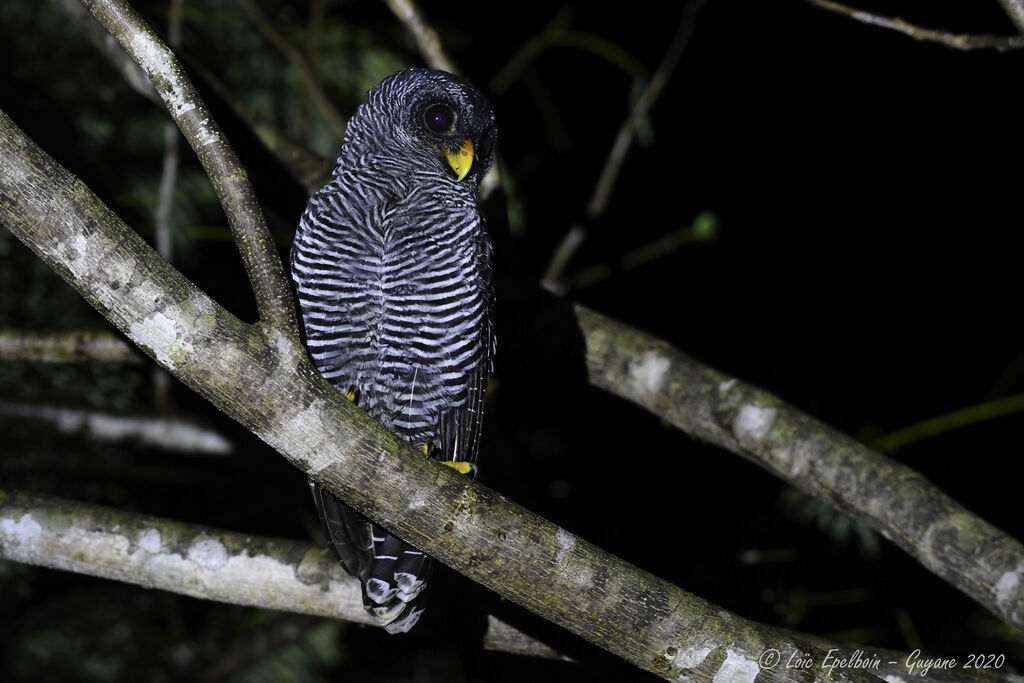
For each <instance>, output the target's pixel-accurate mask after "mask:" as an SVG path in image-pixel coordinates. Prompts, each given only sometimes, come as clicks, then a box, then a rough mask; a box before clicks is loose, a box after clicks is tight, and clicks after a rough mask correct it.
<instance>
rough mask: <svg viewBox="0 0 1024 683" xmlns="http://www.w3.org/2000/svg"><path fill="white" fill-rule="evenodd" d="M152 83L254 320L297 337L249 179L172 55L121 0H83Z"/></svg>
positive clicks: (278, 265) (280, 270)
mask: <svg viewBox="0 0 1024 683" xmlns="http://www.w3.org/2000/svg"><path fill="white" fill-rule="evenodd" d="M83 4H84V5H85V6H86V8H88V9H89V11H90V12H92V14H93V16H94V17H96V19H97V20H98V21H99V22H100V24H102V25H103V27H104V28H105V29H107V31H108V32H110V34H111V35H113V36H114V37H115V38H117V41H118V42H119V43H121V46H122V47H124V49H125V50H126V51H127V52H128V54H130V55H131V56H132V59H134V60H135V61H136V62H137V63H138V64H139V66H140V67H142V70H143V71H144V72H145V73H146V75H147V76H148V77H149V80H150V81H151V82H152V83H153V87H154V88H155V89H156V91H157V93H158V94H159V95H160V98H161V99H162V100H163V102H164V104H165V105H166V107H167V110H168V112H170V114H171V117H172V118H173V119H174V121H175V123H177V124H178V127H179V128H180V129H181V132H182V133H183V134H184V135H185V138H186V139H187V140H188V141H189V144H190V145H191V146H192V149H193V150H194V151H195V153H196V155H197V156H198V157H199V161H200V162H201V163H202V165H203V168H204V169H205V170H206V174H207V175H208V176H209V177H210V180H211V182H212V183H213V187H214V189H215V190H216V192H217V196H218V197H219V198H220V202H221V206H223V208H224V213H225V215H226V216H227V219H228V224H229V225H230V226H231V231H232V232H233V233H234V235H235V241H236V242H237V243H238V249H239V252H241V255H242V261H243V263H244V264H245V269H246V272H247V273H248V274H249V280H250V282H251V283H252V288H253V293H254V294H255V296H256V305H257V308H258V309H259V314H260V320H262V321H263V322H264V323H266V324H267V325H271V326H273V327H276V328H277V329H279V330H281V331H282V332H284V333H285V334H288V335H291V336H294V337H295V338H298V323H297V320H296V317H295V308H294V305H293V302H292V295H291V289H290V287H289V286H288V281H287V280H286V279H285V275H284V269H283V268H282V266H281V259H280V257H278V255H277V249H276V247H275V246H274V240H273V237H271V234H270V230H269V228H267V224H266V221H265V220H264V218H263V212H262V210H261V209H260V206H259V203H258V202H257V201H256V196H255V194H254V193H253V190H252V186H251V185H250V184H249V178H248V176H247V175H246V173H245V170H244V169H243V168H242V165H241V163H240V162H239V161H238V157H237V156H236V155H235V152H234V150H232V149H231V147H230V145H228V143H227V141H226V140H224V137H223V135H222V134H221V132H220V130H219V128H218V127H217V124H216V123H215V122H214V120H213V116H212V115H211V114H210V112H209V110H208V109H207V108H206V105H204V104H203V102H202V100H201V99H200V98H199V95H198V94H196V92H195V89H194V88H193V87H192V83H191V82H190V81H189V79H188V76H186V75H185V71H184V70H183V69H182V67H181V65H180V64H179V63H178V60H177V59H176V58H175V56H174V54H173V53H172V52H171V51H170V50H169V49H168V48H167V46H166V45H164V43H163V42H162V41H161V40H160V38H159V37H158V36H157V34H156V33H155V32H154V31H153V29H152V28H150V27H149V26H148V25H147V24H146V22H144V21H143V20H142V17H140V16H139V15H138V14H137V13H136V12H135V10H134V9H132V8H131V6H130V5H129V4H128V3H127V2H126V1H125V0H83Z"/></svg>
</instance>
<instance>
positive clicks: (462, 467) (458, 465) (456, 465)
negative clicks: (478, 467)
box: [441, 460, 473, 474]
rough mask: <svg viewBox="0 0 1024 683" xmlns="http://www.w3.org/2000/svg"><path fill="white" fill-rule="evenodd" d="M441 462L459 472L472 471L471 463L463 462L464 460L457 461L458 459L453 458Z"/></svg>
mask: <svg viewBox="0 0 1024 683" xmlns="http://www.w3.org/2000/svg"><path fill="white" fill-rule="evenodd" d="M441 464H442V465H448V467H451V468H452V469H453V470H455V471H456V472H458V473H459V474H469V473H470V472H472V471H473V466H472V465H471V464H469V463H468V462H465V461H463V462H458V461H455V460H445V461H444V462H442V463H441Z"/></svg>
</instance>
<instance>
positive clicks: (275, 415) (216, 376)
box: [0, 113, 870, 680]
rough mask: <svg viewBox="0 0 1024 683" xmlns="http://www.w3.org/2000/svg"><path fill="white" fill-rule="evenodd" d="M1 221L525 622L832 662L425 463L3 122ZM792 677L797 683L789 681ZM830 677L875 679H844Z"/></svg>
mask: <svg viewBox="0 0 1024 683" xmlns="http://www.w3.org/2000/svg"><path fill="white" fill-rule="evenodd" d="M0 159H2V160H3V165H2V166H0V169H2V170H0V220H2V221H3V222H4V223H5V224H6V225H7V226H8V228H9V229H11V231H12V232H13V233H14V234H15V236H17V237H18V238H19V239H20V240H21V241H22V242H24V243H25V244H26V245H28V246H29V247H30V248H31V249H32V250H33V251H34V252H35V253H36V254H37V255H38V256H39V257H40V258H42V259H43V260H44V261H45V262H46V263H48V264H49V265H50V266H51V267H53V268H54V269H55V270H56V271H57V272H58V273H59V274H60V275H61V276H62V277H63V278H64V279H65V280H67V281H68V282H69V283H70V284H71V285H72V286H73V287H74V288H76V289H77V290H78V291H79V292H80V293H81V294H82V295H83V296H84V297H85V298H86V299H87V300H88V301H89V302H90V303H91V304H93V305H94V306H95V307H96V308H97V309H98V310H99V311H100V312H101V313H102V314H103V315H104V316H106V317H107V318H108V319H109V320H110V321H111V322H112V323H114V325H115V326H116V327H118V329H120V330H122V331H123V332H124V333H125V334H126V335H127V336H128V337H129V338H130V339H131V340H132V341H133V342H134V343H136V344H137V345H139V346H140V347H141V348H142V349H143V350H144V351H145V352H146V353H147V354H148V355H150V356H151V357H153V358H154V359H155V360H156V361H157V362H158V363H160V364H161V365H162V366H163V367H165V368H166V369H168V370H169V371H170V372H171V373H172V374H174V375H175V376H176V377H177V378H178V379H180V380H181V381H182V382H184V383H185V384H186V385H188V386H189V387H191V388H192V389H194V390H195V391H196V392H198V393H199V394H200V395H202V396H204V397H206V398H207V399H208V400H210V401H211V402H212V403H213V404H214V405H216V406H217V407H218V408H219V409H220V410H221V411H222V412H224V413H225V414H227V415H229V416H231V417H232V418H234V419H235V420H237V421H238V422H240V423H241V424H242V425H243V426H244V427H246V428H247V429H249V430H250V431H252V432H253V433H254V434H256V435H257V436H259V437H260V438H262V439H263V440H264V441H266V442H267V443H268V444H269V445H270V446H271V447H273V448H275V449H276V450H277V451H278V452H280V453H281V454H282V455H283V456H284V457H285V458H286V459H287V460H288V461H289V462H290V463H292V464H293V465H294V466H296V467H297V468H299V469H300V470H301V471H302V472H304V473H306V474H307V475H308V476H310V477H311V478H312V479H313V480H314V481H316V482H317V483H318V484H320V485H321V486H323V487H324V488H325V489H327V490H328V491H330V492H332V493H334V494H335V495H338V496H339V497H341V498H342V499H343V500H345V501H346V502H347V503H349V504H350V505H352V506H353V507H354V508H355V509H357V510H359V511H360V512H362V513H364V514H366V515H367V516H368V517H370V518H371V519H373V520H374V521H376V522H378V523H380V524H382V525H383V526H385V527H387V528H389V529H391V530H392V531H394V532H395V533H396V534H398V535H399V536H401V537H402V538H404V539H406V540H408V541H409V542H410V543H412V544H413V545H415V546H416V547H418V548H420V549H421V550H423V551H425V552H427V553H429V554H430V555H432V556H434V557H436V558H437V559H439V560H440V561H442V562H444V563H445V564H448V565H449V566H451V567H453V568H454V569H456V570H457V571H459V572H461V573H463V574H465V575H466V576H467V577H469V578H471V579H473V580H474V581H477V582H478V583H481V584H482V585H484V586H485V587H487V588H490V589H491V590H494V591H495V592H497V593H498V594H499V595H502V596H504V597H506V598H508V599H510V600H512V601H514V602H517V603H518V604H520V605H522V606H524V607H526V608H527V609H529V610H531V611H533V612H535V613H537V614H539V615H541V616H543V617H545V618H547V619H549V620H551V621H553V622H555V623H556V624H558V625H560V626H562V627H564V628H566V629H568V630H570V631H572V632H574V633H576V634H578V635H580V636H582V637H584V638H586V639H588V640H590V641H591V642H594V643H595V644H598V645H600V646H601V647H604V648H606V649H608V650H610V651H611V652H613V653H615V654H617V655H619V656H620V657H623V658H624V659H626V660H627V661H630V662H632V663H634V664H636V665H637V666H639V667H641V668H643V669H645V670H647V671H651V672H653V673H656V674H658V675H661V676H663V677H666V678H677V677H679V676H683V675H685V676H692V677H694V678H696V679H710V678H712V677H714V676H715V675H716V673H719V672H722V671H738V670H743V671H746V672H748V673H749V675H751V676H753V675H754V674H756V673H758V671H760V672H761V679H763V680H812V679H814V678H815V677H816V676H817V677H818V678H821V677H822V676H823V675H824V676H825V677H826V678H828V677H829V676H828V674H827V672H825V673H823V672H822V671H820V670H819V671H810V670H803V671H799V672H795V671H786V670H779V671H774V670H773V671H769V670H767V669H765V670H761V669H760V664H759V663H758V658H759V657H760V655H761V654H762V653H763V652H764V651H765V650H767V649H769V648H777V649H778V650H779V651H780V652H781V654H782V657H783V658H788V657H789V656H791V655H792V656H796V655H797V653H801V652H802V653H809V654H810V656H813V657H815V659H816V661H819V662H820V661H822V659H823V657H824V653H822V652H820V651H818V650H816V649H815V648H813V647H810V646H806V645H805V644H804V643H801V642H800V641H799V639H796V638H793V637H792V635H791V634H786V633H784V632H781V631H779V630H777V629H772V628H769V627H765V626H762V625H759V624H756V623H754V622H750V621H747V620H745V619H743V618H741V617H738V616H735V615H732V614H729V613H728V612H726V611H724V610H722V609H720V608H718V607H715V606H713V605H710V604H708V603H706V602H704V601H703V600H700V599H699V598H697V597H696V596H693V595H691V594H689V593H687V592H686V591H683V590H681V589H679V588H678V587H676V586H673V585H671V584H670V583H668V582H666V581H663V580H662V579H659V578H657V577H654V576H652V575H650V574H648V573H646V572H643V571H642V570H640V569H638V568H637V567H634V566H632V565H630V564H629V563H627V562H624V561H623V560H621V559H619V558H616V557H614V556H611V555H609V554H607V553H605V552H603V551H602V550H600V549H599V548H597V547H595V546H594V545H592V544H590V543H588V542H586V541H585V540H583V539H580V538H578V537H576V536H575V535H573V534H571V533H570V532H568V531H566V530H564V529H562V528H560V527H558V526H557V525H555V524H553V523H551V522H549V521H547V520H544V519H542V518H541V517H538V516H537V515H535V514H533V513H531V512H530V511H528V510H526V509H524V508H522V507H521V506H519V505H516V504H515V503H513V502H512V501H509V500H507V499H506V498H504V497H503V496H501V495H499V494H497V493H495V492H494V491H491V490H490V489H487V488H485V487H483V486H481V485H480V484H477V483H475V482H473V481H470V480H469V479H468V478H467V477H464V476H462V475H459V474H457V473H456V472H454V471H453V470H451V469H450V468H448V467H444V466H443V465H439V464H437V463H435V462H433V461H432V460H430V459H429V458H424V457H423V456H422V454H421V453H419V452H417V451H416V450H415V449H414V448H412V447H411V446H409V445H408V444H406V443H404V442H402V441H401V440H399V439H398V438H397V437H395V436H394V435H392V434H390V433H388V432H387V431H386V430H384V429H382V428H381V427H380V426H379V425H378V424H377V423H375V422H374V421H373V420H372V419H370V418H369V417H368V416H367V415H366V414H365V413H363V412H361V411H360V410H359V409H358V408H356V407H355V406H354V405H353V404H352V403H351V402H350V401H348V400H346V399H345V398H344V397H343V396H342V395H341V394H340V393H339V392H337V391H336V390H334V389H333V388H332V387H331V386H330V385H329V384H328V383H327V382H326V381H325V380H324V379H323V378H322V377H321V376H320V374H319V373H318V372H317V371H316V369H315V368H314V367H313V366H312V364H311V363H310V362H309V359H308V357H307V356H306V353H305V351H304V349H303V348H302V347H301V346H300V345H299V344H298V343H297V341H296V340H295V339H294V338H292V337H291V336H289V335H286V334H284V333H282V332H281V331H280V330H278V329H276V328H274V327H271V326H268V325H265V324H263V323H259V324H256V325H251V326H250V325H245V324H243V323H242V322H240V321H239V320H238V319H237V318H235V317H234V316H232V315H231V314H230V313H228V312H227V311H225V310H224V309H223V308H221V307H220V306H218V305H217V304H216V303H215V302H214V301H212V300H211V299H210V298H209V297H208V296H207V295H206V294H204V293H203V292H201V291H199V290H198V289H196V288H195V286H194V285H192V284H191V283H189V282H188V281H187V280H185V278H184V277H183V276H182V275H181V274H180V273H178V272H177V271H176V270H175V269H174V268H173V267H171V266H170V265H169V264H167V263H166V262H165V261H163V260H162V259H160V258H159V257H158V256H157V255H156V254H155V252H153V250H152V249H151V248H150V247H149V246H148V245H147V244H146V243H145V242H144V241H143V240H142V239H141V238H140V237H139V236H138V235H137V234H136V233H135V232H134V231H132V230H131V229H130V228H128V227H127V226H126V225H124V224H123V223H122V222H121V221H120V220H119V219H117V217H116V216H114V215H113V214H112V213H111V212H110V210H109V209H108V208H107V207H105V206H104V205H103V204H102V203H101V202H100V201H99V200H98V199H97V198H96V197H95V196H94V195H93V194H92V193H91V192H89V190H88V189H87V188H86V187H85V186H84V185H83V184H82V183H81V181H79V180H77V179H76V178H74V177H73V176H72V175H70V174H69V173H68V172H67V171H66V170H64V169H63V168H61V167H60V166H59V165H58V164H56V163H55V162H54V161H53V160H52V159H50V158H49V157H48V156H47V155H46V154H45V153H43V152H42V151H41V150H40V149H39V148H38V147H36V146H35V144H34V143H32V142H31V141H30V140H29V139H28V138H26V137H25V135H24V134H23V133H22V132H21V131H20V130H18V129H17V127H16V126H14V125H13V123H12V122H11V121H10V119H9V118H7V117H6V115H4V114H2V113H0ZM794 674H796V675H794ZM830 678H831V679H832V680H870V677H869V676H865V675H863V674H862V673H861V672H847V671H842V672H840V671H834V672H832V674H831V676H830Z"/></svg>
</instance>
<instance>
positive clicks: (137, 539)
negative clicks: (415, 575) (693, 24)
mask: <svg viewBox="0 0 1024 683" xmlns="http://www.w3.org/2000/svg"><path fill="white" fill-rule="evenodd" d="M0 558H3V559H7V560H13V561H15V562H22V563H25V564H31V565H35V566H40V567H48V568H51V569H60V570H63V571H70V572H75V573H78V574H84V575H87V576H96V577H100V578H105V579H111V580H114V581H123V582H125V583H130V584H132V585H136V586H142V587H144V588H155V589H159V590H165V591H170V592H173V593H178V594H181V595H187V596H190V597H193V598H198V599H201V600H216V601H219V602H225V603H230V604H234V605H245V606H250V607H259V608H262V609H274V610H280V611H284V612H293V613H299V614H310V615H314V616H320V617H329V618H335V619H342V620H345V621H351V622H356V623H361V624H369V625H376V624H375V623H374V622H372V620H371V619H369V617H368V616H367V614H366V611H365V610H364V609H363V608H362V599H361V592H360V588H359V583H358V582H357V581H356V580H355V579H353V578H352V577H350V576H348V574H346V573H345V571H344V570H343V569H342V568H341V567H340V565H339V564H338V562H337V561H336V560H335V559H334V557H333V555H332V554H331V553H330V552H329V551H327V549H326V548H323V547H322V546H319V547H318V546H314V545H312V544H308V543H302V542H299V541H292V540H287V539H280V538H265V537H261V536H253V535H251V534H239V533H234V532H230V531H225V530H223V529H213V528H210V527H205V526H197V525H193V524H185V523H182V522H178V521H175V520H171V519H166V518H161V517H154V516H151V515H144V514H139V513H134V512H125V511H120V510H115V509H111V508H106V507H101V506H97V505H90V504H86V503H80V502H76V501H70V500H64V499H61V498H56V497H53V496H47V495H42V494H36V493H27V492H22V491H4V490H0ZM792 636H793V637H795V638H797V639H803V640H806V641H807V642H810V643H813V644H815V645H816V646H817V647H818V648H819V649H820V650H821V651H826V652H827V651H832V653H833V657H834V659H836V660H840V659H846V660H848V661H853V660H854V659H856V658H858V657H859V658H860V659H861V660H865V661H866V660H869V659H877V660H879V662H878V664H877V665H875V666H872V667H871V670H872V672H873V673H875V674H876V675H878V676H885V675H889V676H891V677H905V676H907V675H908V673H909V672H910V671H911V670H912V669H910V664H911V663H912V662H913V661H914V660H913V657H912V655H909V654H908V653H905V652H898V651H894V650H886V649H882V648H871V649H870V650H867V651H866V650H865V648H864V647H863V646H857V645H851V644H849V643H841V642H837V641H832V640H828V639H826V638H820V637H817V636H811V635H808V634H802V633H801V634H792ZM482 644H483V647H484V649H486V650H491V651H494V652H504V653H507V654H516V655H526V656H532V657H542V658H545V659H560V660H563V661H572V660H571V659H570V658H569V657H567V656H565V655H563V654H560V653H559V652H558V651H556V650H555V649H553V648H551V647H550V646H548V645H545V644H544V643H542V642H540V641H538V640H536V639H534V638H532V637H530V636H529V635H527V634H525V633H523V632H522V631H519V630H518V629H516V628H515V627H514V626H511V625H510V624H508V623H506V622H503V621H501V620H500V619H498V618H497V617H495V616H494V615H488V617H487V630H486V632H485V633H484V635H483V638H482ZM843 668H846V667H843ZM862 668H863V667H862ZM968 673H969V675H967V674H968ZM901 679H902V678H896V680H901ZM928 679H929V680H930V681H934V682H935V683H954V682H959V681H965V682H966V681H987V680H992V681H996V680H1000V681H1001V680H1005V679H1004V677H1003V676H1002V675H1001V674H1000V673H998V672H994V671H993V672H985V671H978V672H962V671H959V670H957V669H955V668H954V669H943V670H941V671H939V670H935V671H930V672H929V674H928ZM890 680H892V679H890Z"/></svg>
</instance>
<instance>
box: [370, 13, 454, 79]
mask: <svg viewBox="0 0 1024 683" xmlns="http://www.w3.org/2000/svg"><path fill="white" fill-rule="evenodd" d="M385 2H386V3H387V6H388V8H390V9H391V12H392V13H393V14H394V15H395V16H396V17H397V18H398V20H399V21H401V22H402V23H403V24H404V25H405V28H406V30H408V31H409V33H410V34H411V35H412V38H413V40H415V41H416V47H417V48H419V51H420V54H421V55H423V61H425V62H426V63H427V66H429V67H430V68H431V69H439V70H441V71H447V72H448V73H453V74H457V73H461V72H460V71H459V67H458V65H456V64H455V60H453V59H452V58H451V57H450V56H449V55H448V53H447V52H445V49H444V46H443V45H441V39H440V38H439V37H438V35H437V31H435V30H434V27H433V26H431V25H430V24H429V23H428V22H427V19H426V17H425V16H424V15H423V12H422V10H420V8H419V7H418V6H417V5H416V2H415V0H385Z"/></svg>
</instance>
